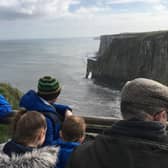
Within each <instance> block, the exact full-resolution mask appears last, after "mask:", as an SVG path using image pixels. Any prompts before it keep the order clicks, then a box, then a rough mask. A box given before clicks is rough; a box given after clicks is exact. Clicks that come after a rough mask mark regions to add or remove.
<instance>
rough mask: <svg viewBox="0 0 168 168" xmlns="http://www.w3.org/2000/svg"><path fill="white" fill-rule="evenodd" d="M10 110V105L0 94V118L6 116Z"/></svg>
mask: <svg viewBox="0 0 168 168" xmlns="http://www.w3.org/2000/svg"><path fill="white" fill-rule="evenodd" d="M11 112H12V106H11V105H10V104H9V102H8V101H7V100H6V99H5V97H4V96H2V95H0V119H2V118H4V117H7V116H8V115H10V113H11Z"/></svg>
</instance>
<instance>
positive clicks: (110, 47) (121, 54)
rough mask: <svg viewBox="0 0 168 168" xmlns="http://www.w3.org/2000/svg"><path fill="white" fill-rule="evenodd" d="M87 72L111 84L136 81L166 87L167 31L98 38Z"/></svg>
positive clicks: (167, 66)
mask: <svg viewBox="0 0 168 168" xmlns="http://www.w3.org/2000/svg"><path fill="white" fill-rule="evenodd" d="M89 72H92V78H94V79H96V80H97V81H104V82H107V83H110V84H111V83H112V84H113V83H116V82H119V83H120V84H121V83H123V82H125V81H127V80H131V79H133V78H136V77H146V78H150V79H154V80H158V81H160V82H162V83H164V84H168V31H159V32H147V33H132V34H131V33H125V34H118V35H104V36H101V37H100V47H99V51H98V52H97V55H96V59H88V64H87V75H88V74H89Z"/></svg>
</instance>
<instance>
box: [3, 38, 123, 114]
mask: <svg viewBox="0 0 168 168" xmlns="http://www.w3.org/2000/svg"><path fill="white" fill-rule="evenodd" d="M98 47H99V41H97V40H93V39H92V38H74V39H56V40H11V41H0V67H1V70H0V82H8V83H10V84H12V86H14V87H17V88H19V89H20V90H21V91H23V92H26V91H27V90H29V89H35V90H36V85H37V80H38V78H39V77H41V76H43V75H52V76H54V77H56V78H57V79H58V80H59V81H60V82H61V84H62V88H63V89H62V93H61V96H60V97H59V100H58V101H59V102H60V103H65V104H68V105H70V106H71V107H72V108H73V111H74V113H76V114H82V115H93V116H115V117H120V114H119V94H120V93H119V91H116V90H111V89H108V88H105V87H103V86H100V85H96V84H94V83H93V82H92V80H89V79H85V78H84V77H85V72H86V55H87V54H88V53H94V52H96V51H97V50H98Z"/></svg>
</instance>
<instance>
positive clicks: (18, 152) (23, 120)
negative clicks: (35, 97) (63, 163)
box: [0, 110, 57, 168]
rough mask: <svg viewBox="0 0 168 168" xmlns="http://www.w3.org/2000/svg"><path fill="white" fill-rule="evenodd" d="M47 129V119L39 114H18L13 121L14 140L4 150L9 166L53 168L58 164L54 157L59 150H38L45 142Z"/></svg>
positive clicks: (32, 112) (22, 112)
mask: <svg viewBox="0 0 168 168" xmlns="http://www.w3.org/2000/svg"><path fill="white" fill-rule="evenodd" d="M46 128H47V124H46V120H45V117H44V116H43V115H42V114H40V113H39V112H36V111H29V112H26V111H25V110H22V111H20V112H17V114H16V116H15V118H14V120H13V127H12V140H11V141H9V142H7V143H6V145H5V146H4V148H3V152H4V153H5V154H6V155H8V157H9V158H10V159H9V160H8V159H4V160H5V161H4V162H6V160H8V163H7V164H8V165H10V163H11V165H12V162H13V164H16V165H17V164H18V163H19V164H20V167H22V166H21V165H24V164H25V166H26V167H36V166H37V167H39V168H40V167H41V166H42V165H43V166H44V167H52V166H53V165H54V164H55V162H56V159H53V155H54V156H56V154H57V149H56V148H55V152H54V150H53V149H52V148H51V147H50V148H43V149H38V147H40V146H41V145H42V144H43V142H44V139H45V134H46ZM0 156H1V155H0ZM19 158H20V159H19ZM55 158H56V157H55ZM0 160H2V157H1V158H0ZM4 162H3V163H1V164H4ZM44 163H45V164H44ZM1 164H0V165H1ZM12 166H13V165H12ZM43 166H42V167H43ZM9 167H10V166H9ZM13 167H15V166H13ZM23 167H24V166H23Z"/></svg>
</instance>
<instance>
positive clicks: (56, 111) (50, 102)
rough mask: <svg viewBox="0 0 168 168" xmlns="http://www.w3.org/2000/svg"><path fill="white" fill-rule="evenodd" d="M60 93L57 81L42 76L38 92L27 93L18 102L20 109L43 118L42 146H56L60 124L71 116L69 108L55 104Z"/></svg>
mask: <svg viewBox="0 0 168 168" xmlns="http://www.w3.org/2000/svg"><path fill="white" fill-rule="evenodd" d="M60 92H61V87H60V84H59V82H58V80H56V79H55V78H53V77H51V76H44V77H42V78H40V79H39V81H38V91H37V92H35V91H34V90H30V91H28V92H27V93H26V94H25V95H24V96H23V97H22V98H21V101H20V106H21V107H24V108H26V109H27V110H29V111H30V110H36V111H38V112H40V113H42V114H43V115H44V116H45V118H46V122H47V132H46V137H45V141H44V146H45V145H56V144H57V141H58V139H59V131H60V127H61V122H62V121H64V119H65V118H67V117H68V116H70V115H72V109H71V108H70V107H68V106H66V105H62V104H57V103H56V100H57V97H58V96H59V94H60ZM32 119H33V118H32Z"/></svg>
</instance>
